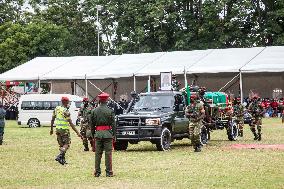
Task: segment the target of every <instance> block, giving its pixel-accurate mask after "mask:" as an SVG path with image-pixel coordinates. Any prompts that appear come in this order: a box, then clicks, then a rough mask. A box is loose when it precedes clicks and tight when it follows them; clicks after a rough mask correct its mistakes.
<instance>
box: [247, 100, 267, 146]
mask: <svg viewBox="0 0 284 189" xmlns="http://www.w3.org/2000/svg"><path fill="white" fill-rule="evenodd" d="M259 100H260V98H259V97H258V96H257V95H255V96H253V98H252V102H251V103H250V105H249V107H248V110H249V112H250V113H251V114H252V122H251V123H250V130H251V132H252V133H253V135H254V140H258V141H260V140H261V135H262V133H261V125H262V117H263V114H264V108H263V107H262V106H261V102H260V101H259ZM255 127H256V128H257V133H256V129H255Z"/></svg>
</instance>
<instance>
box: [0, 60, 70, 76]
mask: <svg viewBox="0 0 284 189" xmlns="http://www.w3.org/2000/svg"><path fill="white" fill-rule="evenodd" d="M72 59H74V57H37V58H34V59H32V60H30V61H28V62H27V63H25V64H22V65H20V66H18V67H16V68H14V69H11V70H9V71H7V72H5V73H3V74H1V75H0V80H6V81H20V80H22V81H29V80H38V79H41V78H42V76H43V75H45V74H47V73H50V72H52V71H55V70H56V69H58V68H60V67H62V66H63V65H65V64H67V63H68V62H69V61H71V60H72Z"/></svg>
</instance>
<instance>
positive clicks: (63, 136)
mask: <svg viewBox="0 0 284 189" xmlns="http://www.w3.org/2000/svg"><path fill="white" fill-rule="evenodd" d="M56 136H57V142H58V145H59V148H60V151H64V152H66V151H67V149H68V148H69V146H70V144H71V137H70V131H69V129H56Z"/></svg>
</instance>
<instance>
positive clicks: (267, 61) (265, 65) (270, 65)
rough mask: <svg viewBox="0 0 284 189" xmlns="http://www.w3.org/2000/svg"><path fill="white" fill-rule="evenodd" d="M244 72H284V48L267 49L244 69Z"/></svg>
mask: <svg viewBox="0 0 284 189" xmlns="http://www.w3.org/2000/svg"><path fill="white" fill-rule="evenodd" d="M241 70H242V71H243V72H253V73H256V72H283V71H284V46H273V47H267V48H265V49H264V50H263V51H262V52H261V53H260V54H259V55H258V56H257V57H255V58H254V59H253V60H252V61H251V62H250V63H249V64H247V65H245V66H244V67H243V68H242V69H241Z"/></svg>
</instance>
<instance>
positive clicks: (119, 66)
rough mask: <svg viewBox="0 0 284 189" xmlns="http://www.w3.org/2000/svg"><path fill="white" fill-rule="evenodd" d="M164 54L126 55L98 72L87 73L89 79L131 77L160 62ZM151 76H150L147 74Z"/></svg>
mask: <svg viewBox="0 0 284 189" xmlns="http://www.w3.org/2000/svg"><path fill="white" fill-rule="evenodd" d="M164 54H166V53H163V52H157V53H142V54H124V55H121V56H120V57H118V58H117V59H115V60H114V61H113V62H112V63H111V64H108V65H105V66H102V67H101V68H100V69H98V70H97V71H96V72H89V73H87V78H88V79H105V78H120V77H131V76H133V74H134V73H136V72H137V71H138V70H141V69H142V68H144V67H145V66H147V65H149V64H151V63H153V62H154V61H156V60H158V59H159V58H160V57H162V56H163V55H164ZM146 75H149V74H146Z"/></svg>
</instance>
